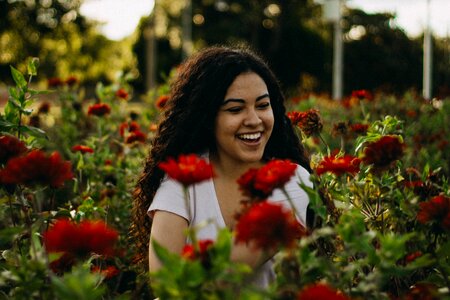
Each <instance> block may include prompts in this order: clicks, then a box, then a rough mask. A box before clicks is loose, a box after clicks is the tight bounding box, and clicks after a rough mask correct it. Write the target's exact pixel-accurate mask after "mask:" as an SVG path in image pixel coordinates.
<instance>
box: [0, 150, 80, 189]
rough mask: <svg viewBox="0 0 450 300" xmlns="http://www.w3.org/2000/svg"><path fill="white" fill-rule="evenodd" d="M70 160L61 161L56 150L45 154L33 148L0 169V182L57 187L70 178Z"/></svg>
mask: <svg viewBox="0 0 450 300" xmlns="http://www.w3.org/2000/svg"><path fill="white" fill-rule="evenodd" d="M71 168H72V165H71V163H70V161H63V160H62V159H61V155H60V154H59V153H58V152H53V153H52V154H51V155H49V156H47V155H46V154H45V153H44V152H42V151H40V150H33V151H31V152H30V153H28V154H27V155H24V156H20V157H15V158H12V159H10V160H9V161H8V163H7V164H6V167H5V168H4V169H2V170H0V182H2V183H4V184H24V185H28V186H29V185H34V184H42V185H50V186H51V187H54V188H58V187H61V186H63V184H64V181H66V180H69V179H72V178H73V174H72V171H71Z"/></svg>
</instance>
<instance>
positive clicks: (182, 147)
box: [131, 46, 310, 268]
mask: <svg viewBox="0 0 450 300" xmlns="http://www.w3.org/2000/svg"><path fill="white" fill-rule="evenodd" d="M246 72H254V73H256V74H258V75H259V76H260V77H261V78H262V79H263V80H264V82H265V83H266V85H267V88H268V92H269V95H270V102H271V106H272V110H273V114H274V127H273V132H272V135H271V137H270V139H269V141H268V143H267V145H266V149H265V153H264V157H266V158H279V159H290V160H292V161H294V162H296V163H298V164H299V165H301V166H303V167H304V168H306V169H307V170H309V171H310V166H309V159H308V156H307V155H306V153H305V150H304V148H303V146H302V145H301V143H300V141H299V139H298V137H297V135H296V134H295V131H294V128H293V126H292V125H291V122H290V120H289V119H288V118H287V116H286V109H285V106H284V100H285V98H284V96H283V94H282V92H281V88H280V86H279V83H278V81H277V79H276V77H275V76H274V74H273V73H272V71H271V70H270V69H269V67H268V65H267V64H266V63H265V62H264V61H263V60H262V59H261V58H260V57H259V56H258V55H256V54H255V52H253V51H252V50H250V49H248V48H229V47H223V46H214V47H209V48H206V49H204V50H202V51H200V52H199V53H197V54H196V55H193V56H192V57H190V58H189V59H188V60H187V61H186V62H184V63H183V64H182V66H181V67H180V69H179V70H178V76H177V78H176V79H175V80H174V81H173V82H172V84H171V89H170V90H171V92H170V95H169V100H168V102H167V103H166V105H165V107H164V115H163V117H162V119H161V121H160V123H159V126H158V130H157V133H156V135H155V137H154V139H153V141H152V143H151V149H150V153H149V155H148V157H147V159H146V161H145V166H144V170H143V172H142V174H141V176H140V179H139V181H138V182H137V185H136V190H135V193H134V201H133V209H132V226H131V236H132V237H134V238H135V240H134V243H136V247H137V250H138V253H137V262H142V263H143V262H144V261H147V257H148V243H149V238H150V227H151V220H150V218H149V217H148V215H147V210H148V208H149V206H150V204H151V202H152V200H153V197H154V195H155V193H156V190H157V189H158V187H159V186H160V184H161V181H162V179H163V177H164V173H163V171H162V170H160V169H159V168H158V164H159V163H160V162H162V161H164V160H166V159H167V158H168V157H177V156H179V155H180V154H188V153H197V154H199V153H203V152H206V151H208V150H213V149H214V148H215V137H214V121H215V118H216V115H217V112H218V110H219V108H220V106H221V105H222V102H223V99H224V97H225V94H226V92H227V90H228V88H229V86H230V85H231V84H232V83H233V81H234V79H235V78H236V77H237V76H238V75H240V74H242V73H246ZM144 266H145V268H148V264H144Z"/></svg>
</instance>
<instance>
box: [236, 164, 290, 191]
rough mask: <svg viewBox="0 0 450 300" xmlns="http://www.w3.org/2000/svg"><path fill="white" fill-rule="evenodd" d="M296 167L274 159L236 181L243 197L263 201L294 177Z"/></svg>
mask: <svg viewBox="0 0 450 300" xmlns="http://www.w3.org/2000/svg"><path fill="white" fill-rule="evenodd" d="M296 168H297V165H296V164H294V163H293V162H291V161H289V160H280V159H275V160H271V161H269V162H268V163H267V164H266V165H264V166H262V167H261V168H259V169H257V170H256V169H250V170H248V171H247V172H246V173H244V174H243V175H242V176H241V177H240V178H239V179H238V180H237V182H238V184H239V187H240V189H241V190H242V191H243V192H244V194H245V195H248V196H250V197H252V198H253V197H256V198H260V199H265V198H267V197H268V196H270V195H271V194H272V192H273V190H274V189H276V188H282V187H283V186H284V185H285V184H286V183H287V182H288V181H289V180H290V179H291V177H292V176H293V175H294V173H295V169H296Z"/></svg>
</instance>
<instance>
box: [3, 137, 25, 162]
mask: <svg viewBox="0 0 450 300" xmlns="http://www.w3.org/2000/svg"><path fill="white" fill-rule="evenodd" d="M27 150H28V149H27V146H26V145H25V143H24V142H22V141H21V140H19V139H18V138H16V137H14V136H12V135H0V165H3V164H4V163H6V162H7V161H8V160H9V159H10V158H13V157H16V156H19V155H22V154H23V153H25V152H26V151H27Z"/></svg>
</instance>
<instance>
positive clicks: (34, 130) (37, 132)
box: [19, 125, 49, 140]
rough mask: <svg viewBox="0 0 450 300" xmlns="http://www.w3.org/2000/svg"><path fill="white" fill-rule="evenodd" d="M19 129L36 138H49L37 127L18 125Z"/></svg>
mask: <svg viewBox="0 0 450 300" xmlns="http://www.w3.org/2000/svg"><path fill="white" fill-rule="evenodd" d="M19 130H20V131H21V132H24V133H27V134H28V135H31V136H34V137H37V138H44V139H46V140H48V139H49V138H48V136H47V134H46V133H45V131H44V130H42V129H40V128H37V127H33V126H28V125H23V126H19Z"/></svg>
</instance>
